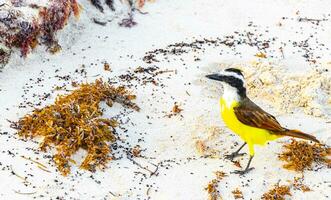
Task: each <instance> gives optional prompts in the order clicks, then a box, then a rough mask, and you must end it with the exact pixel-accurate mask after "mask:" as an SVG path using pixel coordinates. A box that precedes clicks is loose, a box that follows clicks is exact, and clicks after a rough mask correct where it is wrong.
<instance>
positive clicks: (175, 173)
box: [0, 0, 331, 200]
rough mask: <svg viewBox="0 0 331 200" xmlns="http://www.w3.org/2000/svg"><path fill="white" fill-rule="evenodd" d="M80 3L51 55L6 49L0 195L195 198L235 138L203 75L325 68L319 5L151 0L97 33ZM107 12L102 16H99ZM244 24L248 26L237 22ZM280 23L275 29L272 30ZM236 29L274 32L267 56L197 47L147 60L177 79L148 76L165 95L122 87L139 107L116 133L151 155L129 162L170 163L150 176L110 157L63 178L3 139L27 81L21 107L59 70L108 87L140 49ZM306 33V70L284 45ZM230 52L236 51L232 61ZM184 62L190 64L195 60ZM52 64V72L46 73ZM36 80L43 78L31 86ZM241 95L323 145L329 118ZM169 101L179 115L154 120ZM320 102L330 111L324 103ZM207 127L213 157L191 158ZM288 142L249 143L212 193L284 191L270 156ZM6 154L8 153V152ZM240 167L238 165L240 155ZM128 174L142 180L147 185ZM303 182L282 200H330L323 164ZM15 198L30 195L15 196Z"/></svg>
mask: <svg viewBox="0 0 331 200" xmlns="http://www.w3.org/2000/svg"><path fill="white" fill-rule="evenodd" d="M81 4H82V5H83V7H84V10H83V11H82V13H81V17H80V20H79V21H75V19H71V21H70V24H69V25H68V26H67V28H65V29H64V30H63V31H61V32H60V33H59V34H58V36H59V43H60V44H61V45H62V49H63V50H62V51H61V52H60V53H59V54H56V55H50V54H48V53H46V52H45V51H44V49H43V48H44V47H42V46H40V47H38V48H37V49H36V50H34V52H33V53H32V54H29V55H28V58H27V59H22V58H20V57H19V56H18V55H19V53H16V56H14V57H12V59H11V61H10V63H9V64H8V65H7V66H6V67H5V68H4V69H3V70H2V72H1V73H0V94H1V99H0V105H1V106H0V113H1V114H0V116H1V117H0V132H8V135H1V136H0V138H1V139H0V150H1V151H0V162H1V165H0V169H2V170H0V180H1V181H0V188H1V190H0V199H32V198H34V197H36V198H41V197H43V198H44V199H50V198H52V199H55V198H56V197H62V198H64V199H71V198H72V199H157V200H162V199H183V200H184V199H192V200H193V199H197V200H199V199H206V198H207V193H206V191H205V190H204V188H205V186H206V185H207V183H208V182H209V181H210V180H211V179H213V178H214V173H213V172H214V171H217V170H220V171H224V172H226V173H228V174H229V173H230V172H231V171H233V170H235V169H237V167H236V166H234V165H233V164H232V163H231V162H230V161H228V160H224V159H223V158H224V154H227V153H229V152H231V151H233V146H234V144H235V143H241V141H240V139H239V138H238V137H237V136H235V135H234V134H233V133H231V132H230V131H229V130H228V129H226V128H225V127H224V124H223V122H222V121H221V119H220V117H219V104H218V98H219V95H220V94H221V89H220V86H219V85H218V84H217V83H213V82H211V81H207V80H205V78H204V75H205V74H207V73H209V72H214V71H217V70H219V69H220V67H218V66H217V65H216V64H215V63H223V64H224V63H225V64H228V65H238V64H243V65H249V64H250V63H252V62H263V63H269V62H270V63H271V65H272V66H275V67H278V68H280V69H282V70H285V71H287V73H306V72H308V71H311V70H313V69H317V68H318V69H322V68H323V69H324V68H327V67H326V66H328V64H327V63H328V62H330V61H331V55H330V51H329V50H328V49H327V48H330V46H331V45H330V44H331V38H330V34H331V30H330V29H331V26H330V25H331V21H330V20H331V17H330V16H328V14H330V10H329V4H328V1H310V2H308V1H300V0H278V1H272V2H271V3H266V1H262V0H251V1H237V0H232V1H219V0H210V1H203V0H181V1H178V0H167V1H166V0H157V1H156V2H155V3H150V4H147V5H146V7H144V8H143V11H147V12H148V14H147V15H141V14H136V15H135V20H136V21H137V22H138V25H137V26H135V27H133V28H131V29H128V28H121V27H119V26H118V24H117V23H118V20H119V19H116V18H115V19H114V20H113V22H111V23H108V24H107V26H105V27H104V26H100V25H96V24H94V23H92V22H91V18H92V17H101V16H102V15H101V14H100V13H99V12H98V11H96V9H95V8H93V7H91V6H88V1H87V0H84V1H81ZM297 11H299V13H298V14H297ZM124 14H125V12H124V13H123V15H124ZM107 16H108V15H107ZM111 16H112V15H111V14H109V16H108V17H109V18H111ZM282 17H287V18H288V19H282ZM298 17H307V18H314V19H322V18H325V19H328V21H322V22H320V24H319V25H318V26H317V25H313V24H311V23H310V22H298V20H297V19H298ZM251 21H252V22H253V24H254V25H256V27H254V26H248V24H249V22H251ZM279 23H281V24H282V25H281V26H279ZM244 30H247V31H250V32H253V33H256V34H258V33H263V34H264V36H261V38H272V37H277V39H276V40H275V42H274V43H273V44H270V48H269V49H267V52H266V55H267V58H266V59H260V58H258V57H256V56H255V54H256V53H258V49H257V48H256V47H250V46H248V45H239V46H237V47H236V50H232V49H231V48H229V47H227V46H225V45H221V46H218V47H213V46H210V47H208V46H204V51H201V50H197V51H196V52H193V51H191V52H189V53H186V54H183V55H181V56H171V55H170V56H168V59H169V62H168V61H167V60H164V57H163V56H161V55H159V56H158V58H159V60H161V62H158V63H154V64H155V65H157V66H158V67H160V68H161V69H170V70H177V73H176V74H175V73H169V74H163V75H160V76H159V78H160V80H159V82H160V83H163V84H164V85H165V87H164V88H162V87H160V86H154V85H152V84H147V85H146V86H141V85H140V84H135V85H137V88H135V87H133V88H131V89H132V90H133V91H134V93H136V94H137V96H138V99H137V103H138V104H139V105H140V107H141V108H142V109H141V112H139V113H135V112H133V113H131V114H128V115H127V116H126V117H125V118H130V123H129V124H126V125H124V126H125V128H127V129H128V130H129V131H128V133H127V134H128V135H129V137H128V138H125V137H124V138H125V139H126V141H127V142H129V143H130V144H132V145H135V144H136V143H138V142H137V140H138V139H139V138H142V137H143V138H144V142H140V143H139V145H140V146H141V147H142V149H146V151H144V152H143V155H144V156H146V157H151V158H150V159H145V158H137V159H136V161H137V162H139V163H140V164H141V165H143V166H146V167H148V168H149V169H151V170H154V169H155V166H153V165H152V164H150V163H154V164H156V163H159V162H162V161H163V163H164V165H166V164H169V167H168V169H167V168H166V167H165V166H163V167H159V169H158V172H159V175H158V176H152V177H149V173H148V172H147V171H146V170H143V169H141V168H139V167H138V166H137V165H134V164H132V162H130V161H129V160H128V159H126V158H123V159H120V160H117V161H112V162H109V165H108V168H107V169H105V170H104V171H98V172H96V173H94V174H91V173H90V172H85V171H82V170H80V169H78V168H77V166H75V165H74V166H73V167H72V174H71V175H70V176H68V177H62V176H61V175H60V174H59V173H58V172H56V168H55V167H54V165H53V163H52V162H49V159H46V158H43V155H44V154H39V155H36V154H34V153H33V152H32V151H31V150H28V149H27V148H34V149H36V148H37V147H38V144H36V143H33V142H30V141H29V142H23V141H20V140H18V139H16V138H14V137H16V136H14V134H15V131H14V130H13V129H11V128H9V123H8V122H7V119H9V120H14V121H15V120H18V119H19V118H20V117H22V116H24V115H25V114H27V113H28V112H30V111H31V110H32V108H18V105H19V103H21V102H23V100H24V99H23V98H22V97H21V96H22V95H23V94H24V88H23V87H24V86H25V88H27V87H26V84H28V85H32V86H33V88H31V89H28V90H29V91H27V94H25V95H24V96H25V97H26V98H27V101H32V102H34V103H36V102H38V97H34V96H33V94H34V93H36V94H40V95H42V94H43V93H44V92H45V93H48V92H51V90H52V89H53V88H54V85H57V86H61V85H62V84H63V83H65V81H61V80H58V79H57V78H56V77H54V76H55V75H68V74H70V75H71V77H72V78H73V80H75V81H88V82H92V81H94V80H95V79H96V78H100V77H103V78H104V79H105V80H106V79H108V78H113V79H114V80H118V79H117V78H116V76H118V75H120V74H124V73H126V71H127V70H129V69H130V68H131V69H134V68H136V67H138V66H143V67H147V66H149V65H148V64H146V63H145V62H144V61H142V58H143V56H144V55H145V52H147V51H150V50H154V49H158V48H165V47H166V46H167V45H169V44H173V43H176V42H182V41H185V42H191V41H193V40H195V39H201V38H204V37H205V38H211V39H215V38H216V37H222V38H223V37H224V36H225V35H231V34H233V32H234V31H239V32H243V31H244ZM265 30H268V31H269V32H265ZM310 34H313V35H314V37H313V38H312V39H310V40H309V41H308V42H309V47H311V48H312V49H311V50H310V51H311V52H313V53H314V57H313V59H316V63H315V64H312V63H311V62H307V61H306V59H305V58H304V57H302V55H303V54H304V50H302V49H301V48H298V47H295V46H293V45H292V44H293V41H302V40H305V39H307V38H308V37H309V35H310ZM320 44H324V45H325V46H321V45H320ZM280 47H283V52H284V57H283V56H282V54H281V52H280V51H279V48H280ZM221 52H222V54H221V55H220V53H221ZM237 52H240V53H241V55H238V54H236V53H237ZM292 52H294V53H292ZM127 55H128V56H127ZM194 56H197V57H199V58H200V59H201V60H200V61H194ZM271 56H273V58H272V57H271ZM130 57H132V58H130ZM316 57H317V58H316ZM105 61H107V62H108V63H110V65H111V68H112V70H113V72H111V73H110V72H106V71H104V69H103V62H105ZM82 64H84V65H85V66H86V67H85V69H86V71H87V76H86V77H82V76H80V75H78V74H75V73H74V71H75V70H76V69H81V68H82V67H81V66H82ZM184 64H185V65H184ZM56 69H59V71H58V72H56V71H55V70H56ZM168 76H170V78H167V77H168ZM38 77H41V78H42V80H41V82H40V83H35V82H36V80H37V78H38ZM29 79H33V81H30V80H29ZM324 95H325V94H324ZM55 97H56V96H55V94H52V95H51V97H50V98H48V100H47V101H46V102H42V105H46V104H49V103H52V102H54V99H55ZM252 98H253V99H254V100H255V101H256V102H257V103H258V104H259V105H261V106H262V107H263V108H265V109H266V110H268V111H270V112H272V113H274V114H275V115H276V116H277V118H278V119H279V121H280V122H281V123H282V124H284V126H286V127H289V128H297V129H300V130H302V131H304V132H307V133H311V134H314V135H316V136H317V138H318V139H320V140H321V141H322V142H323V143H326V144H328V145H331V135H330V131H329V130H330V129H331V123H327V122H328V121H330V118H329V117H330V115H328V116H327V117H323V118H318V117H312V116H309V115H306V114H305V113H304V110H303V109H300V108H299V109H296V110H295V111H294V113H293V114H284V113H281V112H278V111H277V109H276V108H274V106H276V105H274V102H272V101H268V100H264V99H263V100H262V99H259V98H255V97H252ZM325 98H327V97H325ZM175 102H178V103H179V104H180V106H181V108H183V109H184V111H183V112H182V115H183V117H180V116H175V117H172V118H167V117H164V116H165V115H166V114H168V113H169V112H170V110H171V109H172V106H173V104H174V103H175ZM322 102H327V101H322ZM324 107H325V108H326V109H330V102H328V105H323V108H324ZM122 110H123V109H122V108H121V107H120V106H118V107H116V110H115V111H114V110H113V109H111V110H109V112H106V113H105V115H106V116H109V115H110V116H112V115H113V114H114V113H119V112H121V111H122ZM106 111H108V110H106ZM329 111H330V110H329ZM327 113H329V112H327ZM147 115H148V116H149V118H147V117H146V116H147ZM215 129H216V130H217V129H220V130H221V131H220V133H218V134H216V136H213V137H210V138H211V140H208V145H210V146H211V147H212V148H213V149H216V150H218V154H217V155H218V156H215V157H214V158H200V154H199V153H198V152H197V150H196V148H195V142H196V141H197V140H205V139H206V138H207V139H208V136H210V134H211V132H210V131H213V130H215ZM118 131H119V134H120V135H122V136H124V135H125V133H123V131H122V130H120V129H119V130H118ZM140 133H142V135H140ZM9 136H11V137H9ZM288 141H289V138H284V139H281V140H279V141H276V142H271V143H270V144H269V145H268V146H267V148H261V147H257V148H256V156H255V158H254V160H253V162H252V165H253V166H254V167H255V170H253V171H252V172H250V173H249V174H247V175H246V176H244V177H239V176H238V175H235V174H229V176H228V177H227V178H225V179H224V180H223V181H221V184H220V185H219V190H220V193H221V194H222V196H223V198H224V199H233V195H232V193H231V191H233V190H235V189H236V188H239V189H240V190H241V191H242V192H243V195H244V197H245V199H259V198H260V197H261V196H262V194H263V193H264V192H266V191H268V190H269V188H270V187H272V185H274V184H276V183H278V182H279V181H280V183H281V184H288V183H287V180H290V181H292V180H293V178H294V177H299V176H301V174H299V173H295V172H291V171H288V170H285V169H283V168H282V164H283V163H282V162H281V161H279V160H278V159H277V154H278V153H280V152H281V146H282V143H281V142H288ZM235 148H237V146H236V147H235ZM244 150H245V151H246V150H247V149H244ZM8 151H10V152H12V153H14V154H15V156H12V155H10V154H8ZM83 154H84V152H79V153H78V154H77V155H76V156H75V160H77V161H78V162H79V160H80V159H81V157H82V156H83ZM22 155H23V156H26V157H29V156H31V157H32V158H33V159H34V160H36V159H37V158H39V162H41V163H43V164H45V165H46V166H47V167H48V169H49V170H50V171H51V173H48V172H45V171H42V170H40V169H39V168H38V167H37V166H36V165H35V164H33V163H31V162H29V161H27V160H25V159H23V158H21V156H22ZM45 155H51V154H45ZM239 161H240V163H241V165H243V166H244V165H245V164H246V162H247V157H243V158H242V159H239ZM6 166H11V167H12V170H13V171H14V172H15V173H17V174H18V175H20V176H23V177H27V179H26V181H27V183H26V185H27V186H25V185H24V183H23V181H22V180H21V179H20V178H18V177H17V176H15V175H13V174H11V170H9V169H8V167H6ZM137 172H141V173H142V174H146V175H147V178H144V177H143V175H142V174H141V173H137ZM91 175H93V177H94V179H92V178H91V177H90V176H91ZM304 176H305V181H304V183H305V184H306V185H308V186H309V187H310V188H311V189H312V191H311V192H306V193H303V192H302V191H296V190H292V197H288V199H328V198H330V193H331V189H330V188H331V186H330V184H331V173H330V169H327V168H326V167H323V168H321V169H319V170H318V171H306V172H304ZM141 179H142V180H141ZM55 180H56V181H55ZM98 181H100V183H99V182H98ZM150 187H151V189H149V188H150ZM15 191H16V192H21V193H32V194H18V193H16V192H15ZM114 195H115V196H116V197H114Z"/></svg>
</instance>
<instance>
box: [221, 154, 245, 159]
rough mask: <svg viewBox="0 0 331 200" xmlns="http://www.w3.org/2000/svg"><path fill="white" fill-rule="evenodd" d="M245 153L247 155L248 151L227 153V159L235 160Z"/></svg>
mask: <svg viewBox="0 0 331 200" xmlns="http://www.w3.org/2000/svg"><path fill="white" fill-rule="evenodd" d="M243 155H246V153H232V154H228V155H225V159H228V160H231V161H233V159H235V158H236V157H238V156H243Z"/></svg>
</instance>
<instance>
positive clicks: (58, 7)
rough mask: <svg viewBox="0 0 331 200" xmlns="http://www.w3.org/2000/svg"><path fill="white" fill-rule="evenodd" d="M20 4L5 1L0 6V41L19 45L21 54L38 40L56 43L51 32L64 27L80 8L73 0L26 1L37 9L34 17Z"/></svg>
mask: <svg viewBox="0 0 331 200" xmlns="http://www.w3.org/2000/svg"><path fill="white" fill-rule="evenodd" d="M23 6H25V5H24V4H22V5H17V6H16V7H15V6H14V5H10V4H8V5H7V4H6V5H5V6H4V7H3V8H2V10H1V12H0V44H3V45H5V46H6V47H7V48H9V49H11V48H12V47H18V48H20V50H21V55H22V56H24V57H25V56H27V54H28V53H29V52H30V51H31V50H32V49H33V48H35V47H36V46H37V45H38V43H39V41H38V40H40V42H41V43H43V44H45V45H47V46H48V47H52V46H53V45H57V41H56V39H55V33H56V32H57V31H58V30H61V29H63V28H64V26H65V25H66V24H67V21H68V19H69V17H70V15H71V14H72V13H73V14H74V15H75V16H76V17H78V16H79V12H80V8H79V5H78V2H77V1H76V0H49V3H48V4H47V6H38V5H34V6H31V5H30V8H32V9H37V12H36V15H35V16H34V17H28V16H25V15H26V13H24V12H23V11H22V10H23V9H24V8H23ZM20 7H22V8H20ZM20 9H21V10H20Z"/></svg>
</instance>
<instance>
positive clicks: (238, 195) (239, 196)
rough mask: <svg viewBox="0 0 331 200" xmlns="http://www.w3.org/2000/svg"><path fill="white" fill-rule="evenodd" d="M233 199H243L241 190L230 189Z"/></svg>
mask: <svg viewBox="0 0 331 200" xmlns="http://www.w3.org/2000/svg"><path fill="white" fill-rule="evenodd" d="M232 194H233V197H234V199H244V196H243V193H242V191H241V190H239V189H238V188H236V189H235V190H233V191H232Z"/></svg>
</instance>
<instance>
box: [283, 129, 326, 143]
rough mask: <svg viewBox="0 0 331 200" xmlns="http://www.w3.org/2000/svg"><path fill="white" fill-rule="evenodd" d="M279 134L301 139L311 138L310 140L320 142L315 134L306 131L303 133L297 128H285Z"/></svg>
mask: <svg viewBox="0 0 331 200" xmlns="http://www.w3.org/2000/svg"><path fill="white" fill-rule="evenodd" d="M280 134H281V135H284V136H291V137H296V138H301V139H305V140H311V141H314V142H317V143H320V141H319V140H317V139H316V137H315V136H312V135H309V134H307V133H303V132H301V131H299V130H286V131H284V132H282V133H280Z"/></svg>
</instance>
